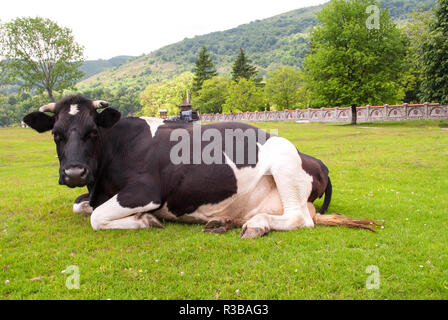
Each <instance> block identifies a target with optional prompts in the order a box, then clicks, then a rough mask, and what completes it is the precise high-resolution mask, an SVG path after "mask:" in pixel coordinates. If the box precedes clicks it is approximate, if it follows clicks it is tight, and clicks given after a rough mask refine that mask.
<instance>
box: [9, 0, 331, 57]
mask: <svg viewBox="0 0 448 320" xmlns="http://www.w3.org/2000/svg"><path fill="white" fill-rule="evenodd" d="M327 1H328V0H219V1H218V0H185V1H182V0H157V1H150V0H146V1H145V0H119V1H117V0H71V1H66V0H59V1H58V0H34V1H33V0H10V1H4V2H3V3H2V8H1V10H0V20H1V21H2V22H5V21H10V20H11V19H14V18H16V17H24V16H25V17H34V16H41V17H44V18H49V19H51V20H53V21H56V22H57V23H58V24H59V25H60V26H65V27H69V28H70V29H72V30H73V33H74V35H75V38H76V41H77V42H78V43H80V44H81V45H83V46H84V47H85V52H84V53H85V55H86V57H87V58H88V59H109V58H111V57H114V56H117V55H133V56H137V55H141V54H143V53H145V54H146V53H149V52H151V51H154V50H156V49H158V48H161V47H163V46H165V45H168V44H171V43H174V42H177V41H180V40H183V39H184V38H186V37H188V38H191V37H194V36H195V35H201V34H206V33H210V32H213V31H222V30H226V29H230V28H234V27H236V26H238V25H241V24H245V23H249V22H251V21H254V20H256V19H264V18H268V17H271V16H274V15H277V14H280V13H284V12H287V11H291V10H294V9H299V8H303V7H308V6H311V5H318V4H322V3H325V2H327Z"/></svg>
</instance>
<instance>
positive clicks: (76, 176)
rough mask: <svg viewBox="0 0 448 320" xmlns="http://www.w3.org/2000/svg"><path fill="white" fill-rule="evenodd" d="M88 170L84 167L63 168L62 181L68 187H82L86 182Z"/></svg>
mask: <svg viewBox="0 0 448 320" xmlns="http://www.w3.org/2000/svg"><path fill="white" fill-rule="evenodd" d="M88 176H89V170H88V169H87V168H84V167H69V168H66V169H64V170H63V175H62V177H61V178H62V179H61V180H62V182H63V184H65V185H67V186H68V187H70V188H76V187H84V186H85V185H86V184H87V177H88Z"/></svg>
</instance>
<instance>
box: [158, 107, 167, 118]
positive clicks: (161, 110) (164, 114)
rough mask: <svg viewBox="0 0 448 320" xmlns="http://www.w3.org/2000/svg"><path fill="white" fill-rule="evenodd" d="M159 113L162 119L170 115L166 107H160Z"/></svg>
mask: <svg viewBox="0 0 448 320" xmlns="http://www.w3.org/2000/svg"><path fill="white" fill-rule="evenodd" d="M159 113H160V118H162V119H166V118H167V117H168V110H166V109H160V110H159Z"/></svg>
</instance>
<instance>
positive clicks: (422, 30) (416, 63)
mask: <svg viewBox="0 0 448 320" xmlns="http://www.w3.org/2000/svg"><path fill="white" fill-rule="evenodd" d="M409 17H410V20H409V21H408V22H407V23H406V25H405V26H404V28H403V30H404V32H405V33H406V35H407V37H408V40H409V48H408V49H409V50H408V54H407V56H406V61H405V63H406V65H407V66H406V69H407V70H408V72H407V76H406V78H405V88H406V91H405V97H404V101H405V102H407V103H418V102H421V101H420V97H421V91H420V88H421V84H422V82H423V79H424V74H423V65H422V56H423V49H424V43H425V40H426V38H427V36H428V33H429V26H430V24H431V21H432V19H433V11H432V10H426V11H425V10H424V8H419V9H417V10H415V11H413V12H412V13H410V14H409Z"/></svg>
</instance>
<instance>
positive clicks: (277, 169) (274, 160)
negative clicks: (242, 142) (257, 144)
mask: <svg viewBox="0 0 448 320" xmlns="http://www.w3.org/2000/svg"><path fill="white" fill-rule="evenodd" d="M273 139H275V141H272V142H273V144H272V145H270V146H267V148H268V150H267V153H268V154H269V155H271V156H270V157H269V158H267V160H266V161H269V163H270V168H269V173H270V174H272V176H273V178H274V181H275V184H276V187H277V191H278V193H279V195H280V199H281V202H282V205H283V215H281V216H277V215H269V214H266V213H260V214H257V215H255V216H253V217H252V218H251V219H250V220H249V221H247V222H246V223H245V224H244V225H243V230H242V232H241V237H242V238H256V237H260V236H262V235H264V234H266V233H268V232H269V231H271V230H278V231H289V230H297V229H300V228H303V227H307V228H313V227H314V222H313V219H312V217H311V214H310V211H309V209H308V206H307V203H308V197H309V195H310V193H311V191H312V179H313V178H312V177H311V176H310V175H308V174H307V173H306V172H305V171H304V170H303V168H302V163H301V160H300V157H299V155H298V153H297V150H296V148H295V147H294V145H293V144H291V143H290V142H289V141H287V140H286V139H283V138H273ZM271 140H272V139H270V140H268V142H267V143H266V144H268V143H269V142H270V141H271Z"/></svg>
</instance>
